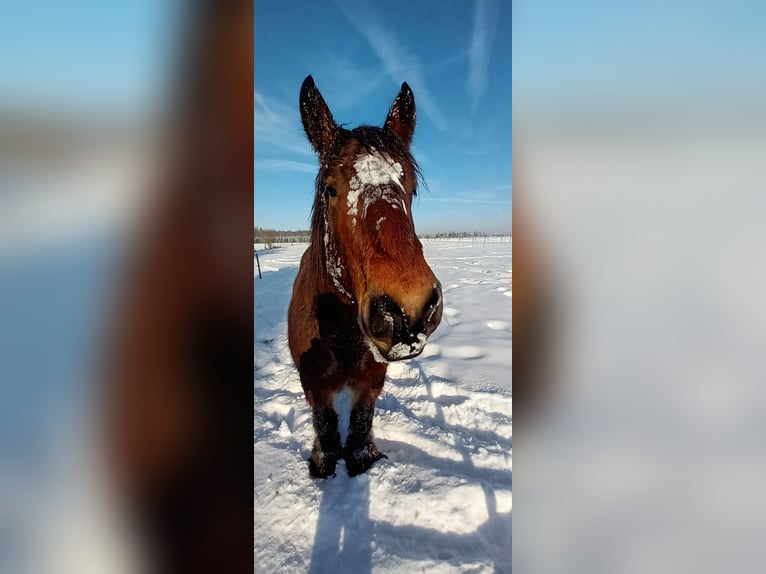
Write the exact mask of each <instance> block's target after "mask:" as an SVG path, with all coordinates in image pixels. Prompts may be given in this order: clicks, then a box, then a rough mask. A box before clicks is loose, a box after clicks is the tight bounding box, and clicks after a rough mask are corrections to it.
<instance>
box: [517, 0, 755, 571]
mask: <svg viewBox="0 0 766 574" xmlns="http://www.w3.org/2000/svg"><path fill="white" fill-rule="evenodd" d="M514 10H515V11H514V53H513V69H514V78H513V80H514V100H513V106H514V110H513V119H514V165H513V168H514V180H515V181H514V264H515V265H514V360H515V361H516V362H515V364H514V391H515V392H514V399H515V401H514V415H515V419H516V420H515V422H516V425H515V430H516V432H515V433H514V447H515V448H514V451H515V452H514V454H515V459H516V461H515V463H516V464H515V466H514V567H515V570H516V572H519V573H521V572H568V573H572V572H582V573H587V574H596V573H601V572H603V573H615V572H654V573H659V572H673V573H678V572H756V571H761V570H762V569H763V565H762V564H763V552H764V551H763V544H762V542H761V541H762V539H763V534H764V529H763V526H762V522H763V520H762V516H763V514H764V510H766V508H764V507H765V506H766V504H765V503H766V497H764V495H763V490H762V484H763V481H764V478H766V473H765V472H764V471H766V467H764V465H765V464H766V458H764V441H763V431H764V420H766V419H765V418H764V409H763V404H764V401H763V399H764V398H766V397H765V395H766V387H764V385H763V380H764V368H763V364H762V363H763V361H762V355H763V345H764V341H766V321H765V319H766V305H765V304H764V293H765V292H766V265H764V253H765V252H766V226H765V225H764V221H765V219H764V215H765V214H766V194H765V193H764V190H766V171H765V170H764V161H763V160H764V157H766V135H765V134H766V129H765V128H766V113H765V111H766V110H765V109H764V106H763V102H764V101H765V100H764V96H766V82H764V75H763V74H762V73H761V72H760V69H761V67H762V65H761V62H762V61H763V56H764V53H765V52H766V43H764V36H763V33H762V31H763V26H764V23H766V18H765V16H766V14H765V13H764V10H763V6H762V5H759V4H756V3H741V2H735V3H710V2H703V3H701V4H695V5H694V6H692V5H688V7H687V8H686V9H682V7H681V6H680V5H679V4H678V3H676V4H672V3H671V5H668V4H667V3H657V2H649V3H639V4H632V5H628V4H620V5H617V4H613V5H609V6H607V5H605V4H603V3H598V4H597V5H596V3H585V4H581V3H580V4H578V5H577V7H576V8H575V7H567V6H565V5H563V4H561V3H551V2H542V3H520V4H514ZM525 245H527V246H528V245H531V246H532V248H533V249H534V250H535V251H534V254H535V255H534V256H532V257H527V259H531V260H532V261H533V262H534V264H535V265H534V267H536V268H537V273H536V274H535V275H531V274H530V273H528V272H526V271H525V267H524V265H523V262H524V258H523V257H522V254H521V253H520V252H519V251H520V250H521V249H522V248H523V246H525ZM542 278H544V279H545V286H546V289H545V290H541V289H540V287H539V285H536V283H537V282H543V281H542ZM525 291H526V292H527V293H528V295H529V297H528V299H527V301H528V306H527V310H529V309H532V310H535V309H537V312H538V316H537V317H538V319H539V320H538V322H537V324H536V331H535V330H534V329H533V331H535V332H534V333H533V340H534V341H535V345H533V348H532V349H531V350H530V349H526V348H525V343H526V341H525V340H524V335H525V333H527V332H528V331H527V330H525V329H524V325H523V324H522V323H523V319H524V317H525V316H524V312H523V311H524V309H523V305H522V306H521V307H518V308H517V303H519V304H520V303H522V301H523V300H519V301H517V297H522V295H523V293H524V292H525ZM546 298H547V299H546ZM540 301H544V304H543V305H542V310H540V308H536V307H535V305H538V306H539V305H540ZM530 315H534V313H530ZM533 318H534V317H533ZM534 337H538V338H537V339H535V338H534ZM517 351H518V352H517ZM519 362H520V363H519ZM519 364H521V365H528V364H531V365H533V366H534V369H533V370H532V371H534V372H533V374H532V375H531V376H528V377H519V376H517V375H523V374H524V373H527V372H528V370H527V369H525V370H524V371H523V372H522V373H517V370H516V369H517V366H518V365H519ZM530 372H531V371H530ZM525 397H527V398H526V399H525Z"/></svg>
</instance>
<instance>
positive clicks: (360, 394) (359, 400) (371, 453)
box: [343, 368, 388, 476]
mask: <svg viewBox="0 0 766 574" xmlns="http://www.w3.org/2000/svg"><path fill="white" fill-rule="evenodd" d="M384 378H385V368H383V369H382V374H381V375H379V376H376V377H375V380H374V381H373V382H372V383H370V382H367V383H366V384H365V385H364V386H361V387H356V388H355V389H354V400H353V404H352V405H351V417H350V421H349V427H348V438H347V439H346V446H345V447H344V449H343V458H344V459H345V460H346V470H347V471H348V474H349V475H350V476H356V475H357V474H361V473H363V472H365V471H366V470H367V469H368V468H370V467H371V466H372V465H373V464H374V463H375V461H377V460H380V459H381V458H388V457H387V456H386V455H385V454H383V453H381V452H380V451H379V450H378V447H377V446H375V443H374V442H373V434H372V419H373V415H374V414H375V401H377V400H378V395H380V391H381V390H382V388H383V379H384Z"/></svg>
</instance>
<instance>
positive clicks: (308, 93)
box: [300, 81, 442, 361]
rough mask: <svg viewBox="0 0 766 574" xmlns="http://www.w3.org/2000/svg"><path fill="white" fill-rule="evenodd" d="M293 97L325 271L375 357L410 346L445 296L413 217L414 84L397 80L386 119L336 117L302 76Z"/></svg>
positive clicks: (397, 355) (433, 321)
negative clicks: (355, 123) (313, 157)
mask: <svg viewBox="0 0 766 574" xmlns="http://www.w3.org/2000/svg"><path fill="white" fill-rule="evenodd" d="M300 105H301V115H302V119H303V124H304V127H305V129H306V133H307V135H308V137H309V140H310V141H311V144H312V146H313V147H314V149H315V150H316V151H317V153H318V154H319V160H320V170H319V174H318V176H317V190H316V191H317V195H316V198H315V203H314V224H315V227H318V228H321V230H322V233H321V242H322V247H323V249H324V252H325V256H326V266H325V269H324V270H323V271H324V272H326V273H327V274H328V275H329V277H330V278H331V280H332V283H333V285H334V287H335V288H336V290H337V292H338V294H339V296H340V297H341V298H343V299H345V300H347V301H349V302H354V303H356V304H357V307H358V321H359V325H360V327H361V328H362V330H363V332H364V335H365V336H366V337H367V340H368V343H369V345H370V348H371V349H372V350H373V352H374V353H375V354H376V356H377V357H378V358H379V359H385V360H387V361H395V360H400V359H407V358H411V357H414V356H417V355H419V354H420V353H421V351H422V350H423V347H424V345H425V342H426V340H427V337H428V336H429V335H430V334H431V333H432V332H433V331H434V330H435V329H436V327H437V326H438V324H439V322H440V320H441V314H442V296H441V285H440V284H439V282H438V280H437V279H436V277H435V276H434V274H433V272H432V271H431V269H430V268H429V266H428V264H427V263H426V261H425V259H424V257H423V247H422V245H421V243H420V240H419V239H418V237H417V235H416V233H415V226H414V222H413V219H412V210H411V206H412V199H413V197H414V196H415V194H416V188H417V177H418V168H417V164H416V163H415V161H414V159H413V158H412V156H411V154H410V143H411V141H412V134H413V132H414V129H415V101H414V97H413V94H412V91H411V90H410V88H409V86H408V85H407V84H406V83H405V84H403V85H402V88H401V91H400V92H399V95H398V96H397V97H396V99H395V100H394V103H393V104H392V106H391V109H390V111H389V113H388V116H387V118H386V121H385V124H384V126H383V128H378V127H371V126H362V127H359V128H356V129H354V130H345V129H343V128H340V127H338V126H337V125H336V124H335V122H334V120H333V118H332V115H331V114H330V111H329V109H328V108H327V105H326V104H325V102H324V100H323V98H322V96H321V94H320V93H319V91H318V90H317V88H316V87H315V86H314V84H313V81H310V82H309V84H308V85H306V84H304V87H303V89H302V90H301V100H300ZM315 231H316V229H315Z"/></svg>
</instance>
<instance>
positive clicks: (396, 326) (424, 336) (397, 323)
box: [365, 281, 442, 361]
mask: <svg viewBox="0 0 766 574" xmlns="http://www.w3.org/2000/svg"><path fill="white" fill-rule="evenodd" d="M367 317H368V319H367V322H366V325H365V327H366V329H367V335H368V336H369V337H370V338H371V339H372V341H373V343H374V344H375V346H376V347H377V348H378V350H379V351H380V354H381V355H382V356H383V358H384V359H386V360H387V361H401V360H403V359H411V358H412V357H417V356H418V355H419V354H420V353H422V352H423V348H424V347H425V344H426V342H427V341H428V336H429V335H430V334H431V333H433V332H434V331H435V330H436V327H438V326H439V322H440V321H441V318H442V289H441V285H440V284H439V282H438V281H437V282H436V283H434V286H433V291H432V292H431V293H430V294H429V295H428V298H427V299H426V301H425V303H424V305H423V307H422V309H421V311H420V313H419V314H418V315H417V316H414V317H413V316H407V314H406V313H405V311H404V308H403V307H402V306H401V305H399V304H397V303H396V302H395V301H394V300H393V299H391V298H390V297H389V296H388V295H377V296H375V297H373V298H372V299H371V300H370V303H369V312H368V313H367Z"/></svg>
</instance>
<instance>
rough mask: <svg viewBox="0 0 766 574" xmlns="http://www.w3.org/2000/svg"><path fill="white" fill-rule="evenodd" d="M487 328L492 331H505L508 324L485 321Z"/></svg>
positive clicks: (508, 326)
mask: <svg viewBox="0 0 766 574" xmlns="http://www.w3.org/2000/svg"><path fill="white" fill-rule="evenodd" d="M487 327H489V328H490V329H492V330H494V331H507V330H508V329H509V328H510V324H509V323H508V322H507V321H487Z"/></svg>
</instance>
